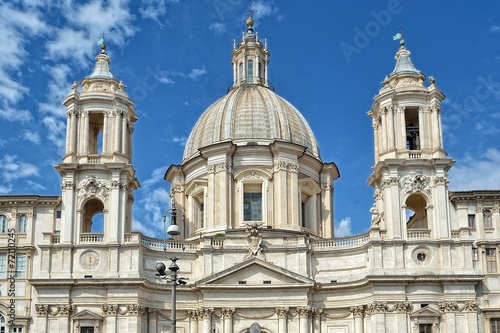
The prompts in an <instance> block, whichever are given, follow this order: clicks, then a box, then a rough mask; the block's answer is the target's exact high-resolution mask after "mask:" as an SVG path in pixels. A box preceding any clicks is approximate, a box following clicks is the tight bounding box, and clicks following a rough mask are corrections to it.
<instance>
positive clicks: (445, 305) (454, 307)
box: [438, 301, 458, 312]
mask: <svg viewBox="0 0 500 333" xmlns="http://www.w3.org/2000/svg"><path fill="white" fill-rule="evenodd" d="M438 308H439V311H441V312H456V311H458V304H457V301H439V302H438Z"/></svg>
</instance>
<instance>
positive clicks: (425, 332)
mask: <svg viewBox="0 0 500 333" xmlns="http://www.w3.org/2000/svg"><path fill="white" fill-rule="evenodd" d="M418 332H419V333H432V324H418Z"/></svg>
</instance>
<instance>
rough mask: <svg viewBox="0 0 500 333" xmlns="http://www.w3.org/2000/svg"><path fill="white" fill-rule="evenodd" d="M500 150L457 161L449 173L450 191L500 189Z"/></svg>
mask: <svg viewBox="0 0 500 333" xmlns="http://www.w3.org/2000/svg"><path fill="white" fill-rule="evenodd" d="M499 165H500V149H496V148H490V149H487V150H486V151H485V152H482V153H481V152H478V153H477V154H474V155H469V156H466V157H465V158H463V159H460V160H458V161H457V163H456V164H455V165H454V166H453V168H451V170H450V172H449V178H450V189H451V190H453V191H464V190H498V189H500V168H499Z"/></svg>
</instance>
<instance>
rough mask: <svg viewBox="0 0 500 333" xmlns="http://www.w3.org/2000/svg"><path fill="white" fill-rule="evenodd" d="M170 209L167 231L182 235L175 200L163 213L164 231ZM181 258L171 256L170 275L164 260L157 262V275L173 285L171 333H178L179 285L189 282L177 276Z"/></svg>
mask: <svg viewBox="0 0 500 333" xmlns="http://www.w3.org/2000/svg"><path fill="white" fill-rule="evenodd" d="M169 211H170V212H171V215H170V221H171V223H170V226H169V227H168V229H167V232H166V233H168V234H169V235H170V236H177V235H180V233H181V230H180V228H179V226H178V225H177V224H176V209H175V203H174V202H173V203H172V208H169V209H167V210H166V211H165V213H164V214H163V223H164V231H165V229H166V223H167V213H168V212H169ZM164 234H165V233H164ZM163 250H164V251H165V252H166V251H167V246H166V239H165V243H164V247H163ZM182 250H183V251H184V247H183V248H182ZM181 258H182V257H181ZM179 259H180V258H177V257H175V256H174V257H171V258H170V261H171V264H170V266H168V270H169V271H170V274H169V275H167V274H166V273H165V270H166V269H167V267H166V266H165V264H164V263H163V262H158V263H157V264H156V271H157V272H158V273H156V274H155V275H156V276H157V277H158V278H160V279H169V280H170V282H171V286H172V313H171V315H170V316H171V320H172V321H171V328H170V332H171V333H176V330H177V329H176V324H177V320H176V316H177V314H176V302H177V285H178V284H186V283H187V282H186V281H185V280H184V279H182V278H178V277H177V272H178V271H179V266H177V260H179Z"/></svg>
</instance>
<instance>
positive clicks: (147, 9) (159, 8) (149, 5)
mask: <svg viewBox="0 0 500 333" xmlns="http://www.w3.org/2000/svg"><path fill="white" fill-rule="evenodd" d="M166 12H167V6H166V5H165V0H142V7H141V8H139V13H141V17H142V18H145V19H151V20H153V21H155V22H156V23H158V24H159V25H160V28H163V24H162V23H161V22H160V19H159V17H160V16H163V15H165V13H166Z"/></svg>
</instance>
